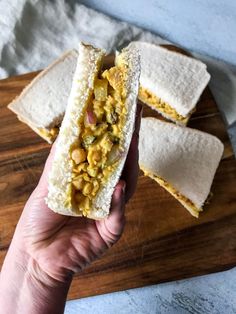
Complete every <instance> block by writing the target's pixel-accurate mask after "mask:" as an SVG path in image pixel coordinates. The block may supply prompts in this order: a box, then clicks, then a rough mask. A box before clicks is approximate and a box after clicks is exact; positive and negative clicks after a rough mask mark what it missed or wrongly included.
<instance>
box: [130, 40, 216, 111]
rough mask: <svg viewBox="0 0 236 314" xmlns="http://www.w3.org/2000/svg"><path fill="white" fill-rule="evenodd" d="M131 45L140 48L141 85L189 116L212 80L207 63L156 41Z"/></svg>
mask: <svg viewBox="0 0 236 314" xmlns="http://www.w3.org/2000/svg"><path fill="white" fill-rule="evenodd" d="M130 46H131V47H135V48H137V49H138V50H139V51H140V56H141V75H140V85H141V86H142V87H143V88H145V89H147V90H149V91H150V92H151V93H153V94H154V95H155V96H157V97H159V98H161V99H162V100H163V101H165V102H166V103H168V104H169V105H170V106H171V107H173V108H174V109H175V110H176V111H177V113H179V114H180V115H182V116H183V117H187V116H188V115H189V114H190V113H191V111H192V110H193V109H194V107H195V106H196V104H197V101H198V99H199V97H200V95H201V94H202V92H203V90H204V88H205V87H206V85H207V84H208V82H209V80H210V74H209V73H208V72H207V70H206V65H205V64H204V63H202V62H201V61H198V60H195V59H193V58H190V57H187V56H184V55H182V54H180V53H177V52H173V51H169V50H167V49H165V48H162V47H160V46H157V45H154V44H149V43H145V42H132V43H131V44H130ZM152 108H153V107H152Z"/></svg>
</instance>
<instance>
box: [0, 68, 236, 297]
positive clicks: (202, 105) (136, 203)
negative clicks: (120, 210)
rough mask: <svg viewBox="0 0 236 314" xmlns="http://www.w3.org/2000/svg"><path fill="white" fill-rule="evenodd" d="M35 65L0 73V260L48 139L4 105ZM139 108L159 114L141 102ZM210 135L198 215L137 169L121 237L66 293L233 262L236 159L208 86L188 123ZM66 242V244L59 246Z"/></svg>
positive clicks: (213, 268) (207, 269)
mask: <svg viewBox="0 0 236 314" xmlns="http://www.w3.org/2000/svg"><path fill="white" fill-rule="evenodd" d="M37 73H38V72H35V73H29V74H26V75H21V76H18V77H12V78H9V79H5V80H2V81H0V108H1V109H0V110H1V111H0V112H1V114H0V139H1V140H0V143H1V146H0V152H1V154H0V263H1V264H2V262H3V259H4V256H5V254H6V252H7V249H8V247H9V244H10V241H11V238H12V235H13V232H14V229H15V226H16V224H17V221H18V218H19V216H20V214H21V211H22V208H23V206H24V204H25V202H26V200H27V198H28V197H29V195H30V193H31V191H32V190H33V189H34V187H35V186H36V184H37V182H38V179H39V177H40V174H41V172H42V169H43V165H44V162H45V160H46V158H47V155H48V152H49V149H50V146H49V145H48V144H47V143H46V142H45V141H43V140H42V139H41V138H40V137H39V136H38V135H36V134H35V133H34V132H33V131H32V130H31V129H30V128H28V127H27V126H26V125H25V124H23V123H21V122H19V121H18V120H17V118H16V116H15V115H14V114H13V113H12V112H11V111H9V110H8V109H7V104H8V103H9V102H10V101H11V100H12V99H13V98H14V97H15V96H17V95H18V94H19V93H20V92H21V90H22V89H23V88H24V87H25V86H26V85H27V84H28V83H29V82H30V81H31V80H32V79H33V78H34V77H35V76H36V74H37ZM144 116H158V115H157V114H155V113H154V112H153V111H152V110H150V109H148V108H147V107H145V108H144ZM189 126H190V127H193V128H197V129H200V130H203V131H206V132H209V133H211V134H214V135H216V136H217V137H218V138H220V139H221V141H223V143H224V145H225V152H224V156H223V160H222V161H221V163H220V166H219V168H218V170H217V173H216V177H215V180H214V183H213V186H212V192H213V194H214V197H213V198H212V200H211V202H210V204H208V205H206V206H205V211H204V212H203V213H202V214H201V216H200V218H199V219H196V218H194V217H192V216H190V214H189V213H188V212H187V211H186V210H185V209H184V208H183V207H182V206H181V205H180V204H179V203H178V202H177V201H176V200H175V199H174V198H173V197H172V196H171V195H170V194H169V193H168V192H166V191H165V190H164V189H163V188H161V187H160V186H159V185H158V184H156V183H155V182H154V181H152V180H151V179H149V178H147V177H144V176H143V175H142V174H141V173H140V177H139V181H138V187H137V191H136V193H135V196H134V197H133V199H132V200H131V201H130V203H129V204H128V205H127V208H126V217H127V224H126V228H125V232H124V234H123V236H122V238H121V239H120V241H119V242H118V243H117V244H116V245H115V246H114V247H112V249H111V250H109V252H107V253H106V254H105V255H104V256H103V257H102V258H101V259H99V260H98V261H96V262H95V263H93V265H91V266H90V267H88V268H87V269H86V270H85V271H83V273H81V274H79V275H77V276H75V277H74V280H73V283H72V286H71V289H70V292H69V299H73V298H79V297H85V296H90V295H96V294H102V293H107V292H112V291H117V290H124V289H128V288H134V287H141V286H145V285H150V284H155V283H160V282H164V281H171V280H176V279H182V278H187V277H192V276H196V275H203V274H207V273H211V272H216V271H221V270H225V269H229V268H231V267H233V266H235V265H236V237H235V235H236V160H235V159H234V157H233V152H232V149H231V146H230V143H229V139H228V136H227V133H226V129H225V126H224V124H223V122H222V120H221V117H220V114H219V112H218V109H217V107H216V104H215V101H214V98H213V97H212V94H211V92H210V90H209V89H208V88H207V89H206V90H205V92H204V93H203V95H202V97H201V100H200V101H199V104H198V106H197V111H196V112H195V113H194V115H193V117H192V119H191V121H190V123H189ZM65 249H66V248H65Z"/></svg>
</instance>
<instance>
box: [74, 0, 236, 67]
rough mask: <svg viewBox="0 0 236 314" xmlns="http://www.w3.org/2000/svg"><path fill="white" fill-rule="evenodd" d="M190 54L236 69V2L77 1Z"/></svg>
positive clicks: (210, 0)
mask: <svg viewBox="0 0 236 314" xmlns="http://www.w3.org/2000/svg"><path fill="white" fill-rule="evenodd" d="M77 2H79V3H83V4H85V5H87V6H91V7H92V8H94V9H97V10H99V11H101V12H104V13H106V14H109V15H111V16H114V17H116V18H118V19H121V20H124V21H126V22H129V23H132V24H135V25H137V26H139V27H142V28H144V29H147V30H149V31H152V32H155V33H156V34H159V35H160V36H162V37H163V38H166V39H168V40H169V41H172V42H173V43H175V44H177V45H180V46H183V47H185V48H186V49H188V50H194V51H196V52H198V53H201V54H204V55H208V56H212V57H214V58H217V59H220V60H224V61H226V62H229V63H231V64H234V65H236V36H235V30H236V1H235V0H227V1H225V0H217V1H212V0H197V1H196V0H174V1H173V0H149V1H146V0H135V1H127V0H119V1H117V0H103V1H98V0H77Z"/></svg>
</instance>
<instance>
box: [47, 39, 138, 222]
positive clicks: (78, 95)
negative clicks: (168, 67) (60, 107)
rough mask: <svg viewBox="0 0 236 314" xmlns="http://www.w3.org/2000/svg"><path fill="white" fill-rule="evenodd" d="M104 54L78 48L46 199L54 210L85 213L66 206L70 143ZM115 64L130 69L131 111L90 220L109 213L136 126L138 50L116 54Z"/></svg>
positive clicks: (129, 98) (127, 82)
mask: <svg viewBox="0 0 236 314" xmlns="http://www.w3.org/2000/svg"><path fill="white" fill-rule="evenodd" d="M104 54H105V53H104V51H102V50H101V49H95V48H93V47H92V46H88V45H84V44H82V43H81V45H80V47H79V58H78V63H77V68H76V71H75V76H74V79H73V84H72V89H71V94H70V96H69V101H68V106H67V110H66V114H65V117H64V119H63V122H62V126H61V129H60V133H59V136H58V140H57V144H56V153H55V159H54V162H53V166H52V171H51V173H50V176H49V193H48V197H47V199H46V202H47V204H48V206H49V207H50V208H51V209H52V210H53V211H55V212H57V213H60V214H63V215H69V216H81V215H82V212H81V211H78V209H77V208H73V205H72V204H71V202H69V203H68V204H66V205H65V201H66V198H67V195H68V188H69V185H70V182H71V174H72V166H73V165H72V162H71V161H70V159H69V152H70V147H71V144H73V143H74V141H75V140H76V139H77V138H78V136H79V134H80V129H79V127H78V125H77V123H76V122H77V121H78V120H79V118H80V116H81V114H82V112H83V108H84V107H85V106H86V104H87V101H88V99H89V96H90V94H91V91H92V90H93V85H94V80H95V78H96V77H97V75H98V72H99V70H100V69H101V63H102V59H103V57H104ZM115 63H116V64H126V66H127V69H128V73H127V80H126V81H125V88H126V90H127V98H126V100H125V106H126V108H128V114H127V119H126V123H125V125H124V129H123V132H124V134H125V135H124V140H123V143H121V145H122V147H124V154H123V155H122V157H121V158H120V160H119V163H118V166H117V168H116V170H115V171H114V172H113V173H112V174H111V176H110V177H109V179H108V182H107V183H106V184H105V185H104V186H103V187H101V189H100V190H99V191H98V193H97V195H96V197H95V198H94V200H93V201H92V206H91V210H90V213H89V215H88V217H89V218H91V219H102V218H104V217H106V216H107V215H108V214H109V209H110V204H111V198H112V194H113V191H114V188H115V186H116V184H117V182H118V180H119V178H120V175H121V172H122V169H123V166H124V163H125V160H126V156H127V153H128V149H129V145H130V142H131V137H132V133H133V129H134V122H135V112H136V98H137V94H138V87H139V74H140V64H139V54H138V52H137V50H131V49H124V50H123V51H122V52H121V53H120V54H118V55H117V56H116V59H115Z"/></svg>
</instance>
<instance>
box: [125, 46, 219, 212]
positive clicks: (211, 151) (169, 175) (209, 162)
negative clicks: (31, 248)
mask: <svg viewBox="0 0 236 314" xmlns="http://www.w3.org/2000/svg"><path fill="white" fill-rule="evenodd" d="M130 45H131V46H132V47H134V48H136V49H139V51H140V54H141V75H140V88H139V99H140V100H141V101H142V102H143V103H144V104H146V105H148V106H150V107H151V108H152V109H154V110H156V111H158V112H159V113H160V114H161V115H162V116H164V117H165V118H166V119H168V120H170V121H172V122H174V123H170V122H164V121H161V120H158V119H154V118H143V119H142V123H141V129H140V143H139V151H140V156H139V165H140V168H141V169H142V170H143V172H144V174H145V175H147V176H149V177H150V178H152V179H154V180H155V181H156V182H157V183H159V184H160V185H161V186H162V187H163V188H165V189H166V190H167V191H168V192H169V193H170V194H172V195H173V196H174V197H175V198H176V199H177V200H178V201H179V202H180V203H181V204H182V205H183V206H184V207H185V208H186V209H187V210H188V211H189V212H190V213H191V214H192V215H193V216H195V217H198V216H199V212H201V211H202V206H203V205H204V203H205V201H206V199H207V197H208V195H209V193H210V188H211V185H212V181H213V178H214V175H215V172H216V169H217V167H218V165H219V162H220V159H221V156H222V153H223V144H222V143H221V141H220V140H219V139H218V138H216V137H215V136H213V135H210V134H207V133H204V132H200V131H198V130H194V129H190V128H188V127H184V126H186V124H187V123H188V121H189V119H190V117H191V114H192V113H193V112H194V111H195V108H196V105H197V102H198V100H199V97H200V96H201V94H202V92H203V90H204V89H205V87H206V85H207V84H208V82H209V79H210V75H209V73H208V72H207V70H206V65H205V64H204V63H202V62H200V61H198V60H195V59H193V58H190V57H188V56H185V55H182V54H180V53H177V52H173V51H168V50H167V49H165V48H162V47H160V46H156V45H152V44H148V43H142V42H133V43H131V44H130Z"/></svg>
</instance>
